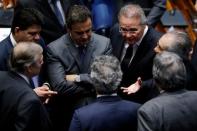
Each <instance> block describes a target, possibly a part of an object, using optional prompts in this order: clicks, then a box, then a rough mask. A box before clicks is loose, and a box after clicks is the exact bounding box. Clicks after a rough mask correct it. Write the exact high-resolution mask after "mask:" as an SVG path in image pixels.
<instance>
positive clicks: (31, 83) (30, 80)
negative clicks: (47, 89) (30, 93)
mask: <svg viewBox="0 0 197 131" xmlns="http://www.w3.org/2000/svg"><path fill="white" fill-rule="evenodd" d="M29 84H30V86H31V88H32V89H34V88H35V85H34V82H33V80H32V78H29Z"/></svg>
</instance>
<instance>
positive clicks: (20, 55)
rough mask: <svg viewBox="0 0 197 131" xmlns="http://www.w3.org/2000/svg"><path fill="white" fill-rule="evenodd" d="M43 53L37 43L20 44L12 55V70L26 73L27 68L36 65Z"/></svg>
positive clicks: (10, 62) (10, 63) (10, 61)
mask: <svg viewBox="0 0 197 131" xmlns="http://www.w3.org/2000/svg"><path fill="white" fill-rule="evenodd" d="M42 52H43V49H42V47H41V46H40V45H38V44H37V43H34V42H19V43H18V44H17V45H16V46H15V47H14V48H13V50H12V52H11V54H10V59H9V65H10V70H12V71H15V72H20V73H24V71H25V69H26V67H28V66H30V65H32V64H34V63H35V62H36V60H37V59H38V56H39V55H40V54H42Z"/></svg>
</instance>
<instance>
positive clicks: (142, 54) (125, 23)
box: [111, 4, 161, 102]
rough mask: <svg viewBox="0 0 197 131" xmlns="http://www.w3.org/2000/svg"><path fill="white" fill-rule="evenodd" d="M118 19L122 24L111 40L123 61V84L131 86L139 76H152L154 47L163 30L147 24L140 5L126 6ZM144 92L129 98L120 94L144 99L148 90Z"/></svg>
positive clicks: (112, 32) (116, 54)
mask: <svg viewBox="0 0 197 131" xmlns="http://www.w3.org/2000/svg"><path fill="white" fill-rule="evenodd" d="M118 19H119V24H118V25H115V26H114V27H113V28H112V30H111V43H112V48H113V54H114V55H115V56H116V57H117V58H118V59H119V60H120V61H121V68H122V71H123V79H122V82H121V85H120V86H123V87H128V86H129V85H130V84H131V83H134V82H135V81H136V80H137V78H138V77H141V79H142V80H147V79H149V78H152V72H151V70H152V60H153V58H154V56H155V52H154V47H155V46H156V44H157V42H158V39H159V38H160V37H161V33H159V32H157V31H155V30H154V29H153V28H151V27H148V26H147V19H146V17H145V15H144V12H143V10H142V8H141V7H140V6H138V5H134V4H128V5H125V6H124V7H122V8H121V10H120V12H119V15H118ZM129 53H130V54H129ZM141 93H142V94H139V95H138V94H135V95H136V96H135V95H133V96H129V97H128V96H127V95H124V94H123V93H122V91H121V90H119V94H120V95H121V96H122V97H123V98H125V99H132V100H136V101H137V102H144V101H146V95H145V94H147V92H146V91H144V92H141ZM142 96H143V98H142Z"/></svg>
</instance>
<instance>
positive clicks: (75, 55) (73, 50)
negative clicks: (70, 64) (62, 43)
mask: <svg viewBox="0 0 197 131" xmlns="http://www.w3.org/2000/svg"><path fill="white" fill-rule="evenodd" d="M68 43H69V44H68V51H69V52H70V54H71V55H72V56H73V58H74V60H75V61H76V65H77V67H78V68H79V69H80V70H81V66H80V60H79V58H80V57H79V53H78V50H77V47H75V43H74V42H73V41H72V40H70V39H69V42H68Z"/></svg>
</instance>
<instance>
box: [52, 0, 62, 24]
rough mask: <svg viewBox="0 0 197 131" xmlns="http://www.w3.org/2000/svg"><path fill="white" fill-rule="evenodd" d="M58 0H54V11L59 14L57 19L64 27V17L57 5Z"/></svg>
mask: <svg viewBox="0 0 197 131" xmlns="http://www.w3.org/2000/svg"><path fill="white" fill-rule="evenodd" d="M57 1H59V0H52V4H53V8H54V13H55V15H56V16H57V19H58V21H59V23H60V24H61V26H62V27H64V20H63V18H62V14H61V12H60V9H59V8H58V6H57Z"/></svg>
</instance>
